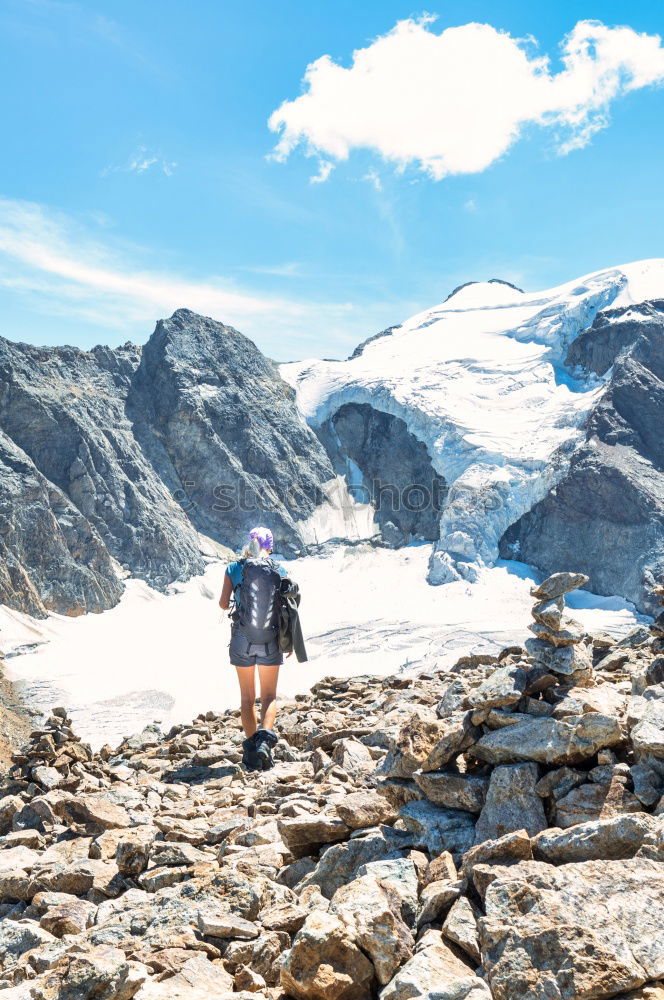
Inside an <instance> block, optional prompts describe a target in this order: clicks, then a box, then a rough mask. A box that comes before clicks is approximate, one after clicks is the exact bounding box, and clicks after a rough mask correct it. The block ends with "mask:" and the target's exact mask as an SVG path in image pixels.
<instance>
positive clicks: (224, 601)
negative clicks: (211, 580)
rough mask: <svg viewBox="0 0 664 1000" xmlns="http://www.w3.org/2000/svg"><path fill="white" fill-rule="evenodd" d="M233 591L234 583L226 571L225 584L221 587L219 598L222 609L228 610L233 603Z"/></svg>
mask: <svg viewBox="0 0 664 1000" xmlns="http://www.w3.org/2000/svg"><path fill="white" fill-rule="evenodd" d="M232 593H233V584H232V582H231V578H230V576H229V575H228V573H224V585H223V587H222V588H221V597H220V598H219V607H220V608H221V610H222V611H228V608H229V606H230V603H231V595H232Z"/></svg>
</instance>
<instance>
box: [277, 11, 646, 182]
mask: <svg viewBox="0 0 664 1000" xmlns="http://www.w3.org/2000/svg"><path fill="white" fill-rule="evenodd" d="M431 22H432V19H431V18H423V19H420V20H413V19H409V20H405V21H400V22H399V23H398V24H397V25H396V26H395V27H394V28H393V29H392V31H390V32H389V33H388V34H386V35H383V36H381V37H380V38H377V39H376V40H375V41H374V42H372V43H371V44H370V45H368V46H367V47H366V48H363V49H358V50H356V51H355V52H354V53H353V59H352V65H351V66H350V67H349V68H345V67H344V66H341V65H339V64H338V63H336V62H335V61H334V60H333V59H332V58H331V57H330V56H328V55H324V56H322V57H321V58H320V59H317V60H316V61H315V62H313V63H311V64H310V65H309V66H308V67H307V69H306V73H305V77H304V81H303V82H304V93H302V94H301V96H300V97H297V98H295V99H294V100H292V101H284V103H283V104H282V105H281V106H280V107H279V108H278V109H277V110H276V111H274V112H273V114H272V115H271V116H270V119H269V127H270V128H271V129H272V130H273V131H274V132H279V133H280V139H279V142H278V143H277V146H276V148H275V153H274V155H275V157H276V158H277V159H280V160H285V159H286V158H287V157H288V156H289V155H290V153H291V152H292V151H293V150H294V149H295V148H296V147H297V146H299V145H302V146H303V147H304V150H305V152H306V154H307V155H309V156H317V157H319V161H320V164H321V170H320V172H319V174H318V175H317V177H316V178H315V179H316V180H317V181H322V180H325V179H326V178H327V177H328V176H329V174H330V172H331V169H332V164H333V163H335V162H338V161H341V160H346V159H347V158H348V156H349V155H350V153H351V151H352V150H354V149H359V148H366V149H371V150H374V151H375V152H377V153H379V154H380V155H381V156H383V157H384V158H385V159H386V160H389V161H392V162H393V163H395V164H396V165H397V167H398V168H399V169H403V168H405V167H406V166H407V165H411V164H414V165H416V166H417V167H418V168H419V169H421V170H423V171H425V172H426V173H427V174H429V176H431V177H432V178H433V179H434V180H440V179H441V178H443V177H445V176H447V175H450V174H466V173H478V172H480V171H482V170H485V169H486V168H487V167H488V166H490V165H491V164H492V163H494V162H495V161H496V160H497V159H498V158H499V157H500V156H502V155H503V154H504V153H505V152H506V151H507V150H508V149H509V148H510V147H511V146H512V145H513V144H514V143H515V142H516V141H517V140H518V139H519V137H520V136H521V135H522V133H523V131H524V129H525V128H526V127H527V126H528V125H532V124H535V125H538V126H541V127H543V128H547V129H551V130H552V131H553V133H554V135H555V141H556V146H557V149H558V151H559V152H560V153H562V154H565V153H568V152H569V151H570V150H572V149H578V148H580V147H581V146H585V145H587V143H589V142H590V140H591V139H592V137H593V135H594V134H595V133H596V132H598V131H599V130H600V129H602V128H605V127H606V125H607V124H608V121H609V109H610V105H611V103H612V102H613V101H615V100H616V99H617V98H618V97H620V96H622V95H624V94H626V93H629V92H630V91H634V90H638V89H639V88H641V87H646V86H649V85H652V84H657V83H661V82H662V81H663V80H664V49H663V48H662V45H661V39H660V37H659V36H658V35H647V34H639V33H638V32H636V31H634V30H633V29H632V28H629V27H608V26H606V25H604V24H602V23H601V22H598V21H579V22H578V23H577V24H576V25H575V27H574V28H573V29H572V31H571V32H570V33H569V34H568V35H567V36H566V37H565V38H564V39H563V41H562V42H561V45H560V61H561V68H560V69H558V70H556V69H554V68H553V67H552V64H551V60H550V59H549V57H548V56H546V55H538V54H537V53H536V51H535V49H536V43H535V41H534V40H533V39H518V38H513V37H512V36H511V35H509V34H508V33H507V32H502V31H498V30H496V29H495V28H493V27H492V26H491V25H489V24H475V23H471V24H464V25H461V26H460V27H455V28H446V29H445V30H443V31H442V32H440V33H436V32H435V31H434V30H433V29H432V26H431Z"/></svg>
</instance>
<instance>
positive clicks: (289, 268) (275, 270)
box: [239, 260, 302, 278]
mask: <svg viewBox="0 0 664 1000" xmlns="http://www.w3.org/2000/svg"><path fill="white" fill-rule="evenodd" d="M239 270H240V271H249V272H250V273H251V274H265V275H268V276H270V277H274V278H299V277H300V276H301V274H302V265H301V263H300V262H299V261H298V260H289V261H286V262H285V263H283V264H264V265H260V264H258V265H254V266H249V265H244V266H242V267H240V268H239Z"/></svg>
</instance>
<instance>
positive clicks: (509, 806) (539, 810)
mask: <svg viewBox="0 0 664 1000" xmlns="http://www.w3.org/2000/svg"><path fill="white" fill-rule="evenodd" d="M537 778H538V773H537V764H532V763H528V764H508V765H504V766H502V767H496V768H494V770H493V772H492V774H491V781H490V783H489V790H488V792H487V796H486V802H485V803H484V808H483V809H482V812H481V813H480V818H479V819H478V821H477V826H476V827H475V843H476V844H481V843H482V842H483V841H485V840H497V839H498V838H499V837H503V836H504V835H505V834H506V833H515V832H516V831H517V830H526V831H527V832H528V833H529V834H530V835H531V836H533V835H534V834H536V833H539V832H540V830H544V829H546V825H547V823H546V816H545V815H544V806H543V805H542V800H541V799H540V797H539V796H538V794H537V792H536V791H535V785H536V784H537Z"/></svg>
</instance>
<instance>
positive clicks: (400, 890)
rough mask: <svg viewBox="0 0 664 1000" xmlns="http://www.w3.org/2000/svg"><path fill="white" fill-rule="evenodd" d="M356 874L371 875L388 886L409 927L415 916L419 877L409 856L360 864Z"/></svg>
mask: <svg viewBox="0 0 664 1000" xmlns="http://www.w3.org/2000/svg"><path fill="white" fill-rule="evenodd" d="M357 874H358V876H362V875H371V876H372V878H375V879H378V881H379V882H380V883H381V884H384V885H386V886H389V888H390V889H391V890H392V891H393V892H394V893H395V894H396V896H397V897H398V899H399V903H400V912H401V916H402V918H403V920H404V922H405V923H406V924H408V926H409V927H411V926H412V925H413V924H414V922H415V918H416V916H417V906H418V894H419V878H418V872H417V869H416V867H415V863H414V861H413V860H412V859H411V858H392V859H391V860H388V861H370V862H369V863H368V864H366V865H362V866H361V867H360V868H359V869H358V872H357Z"/></svg>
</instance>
